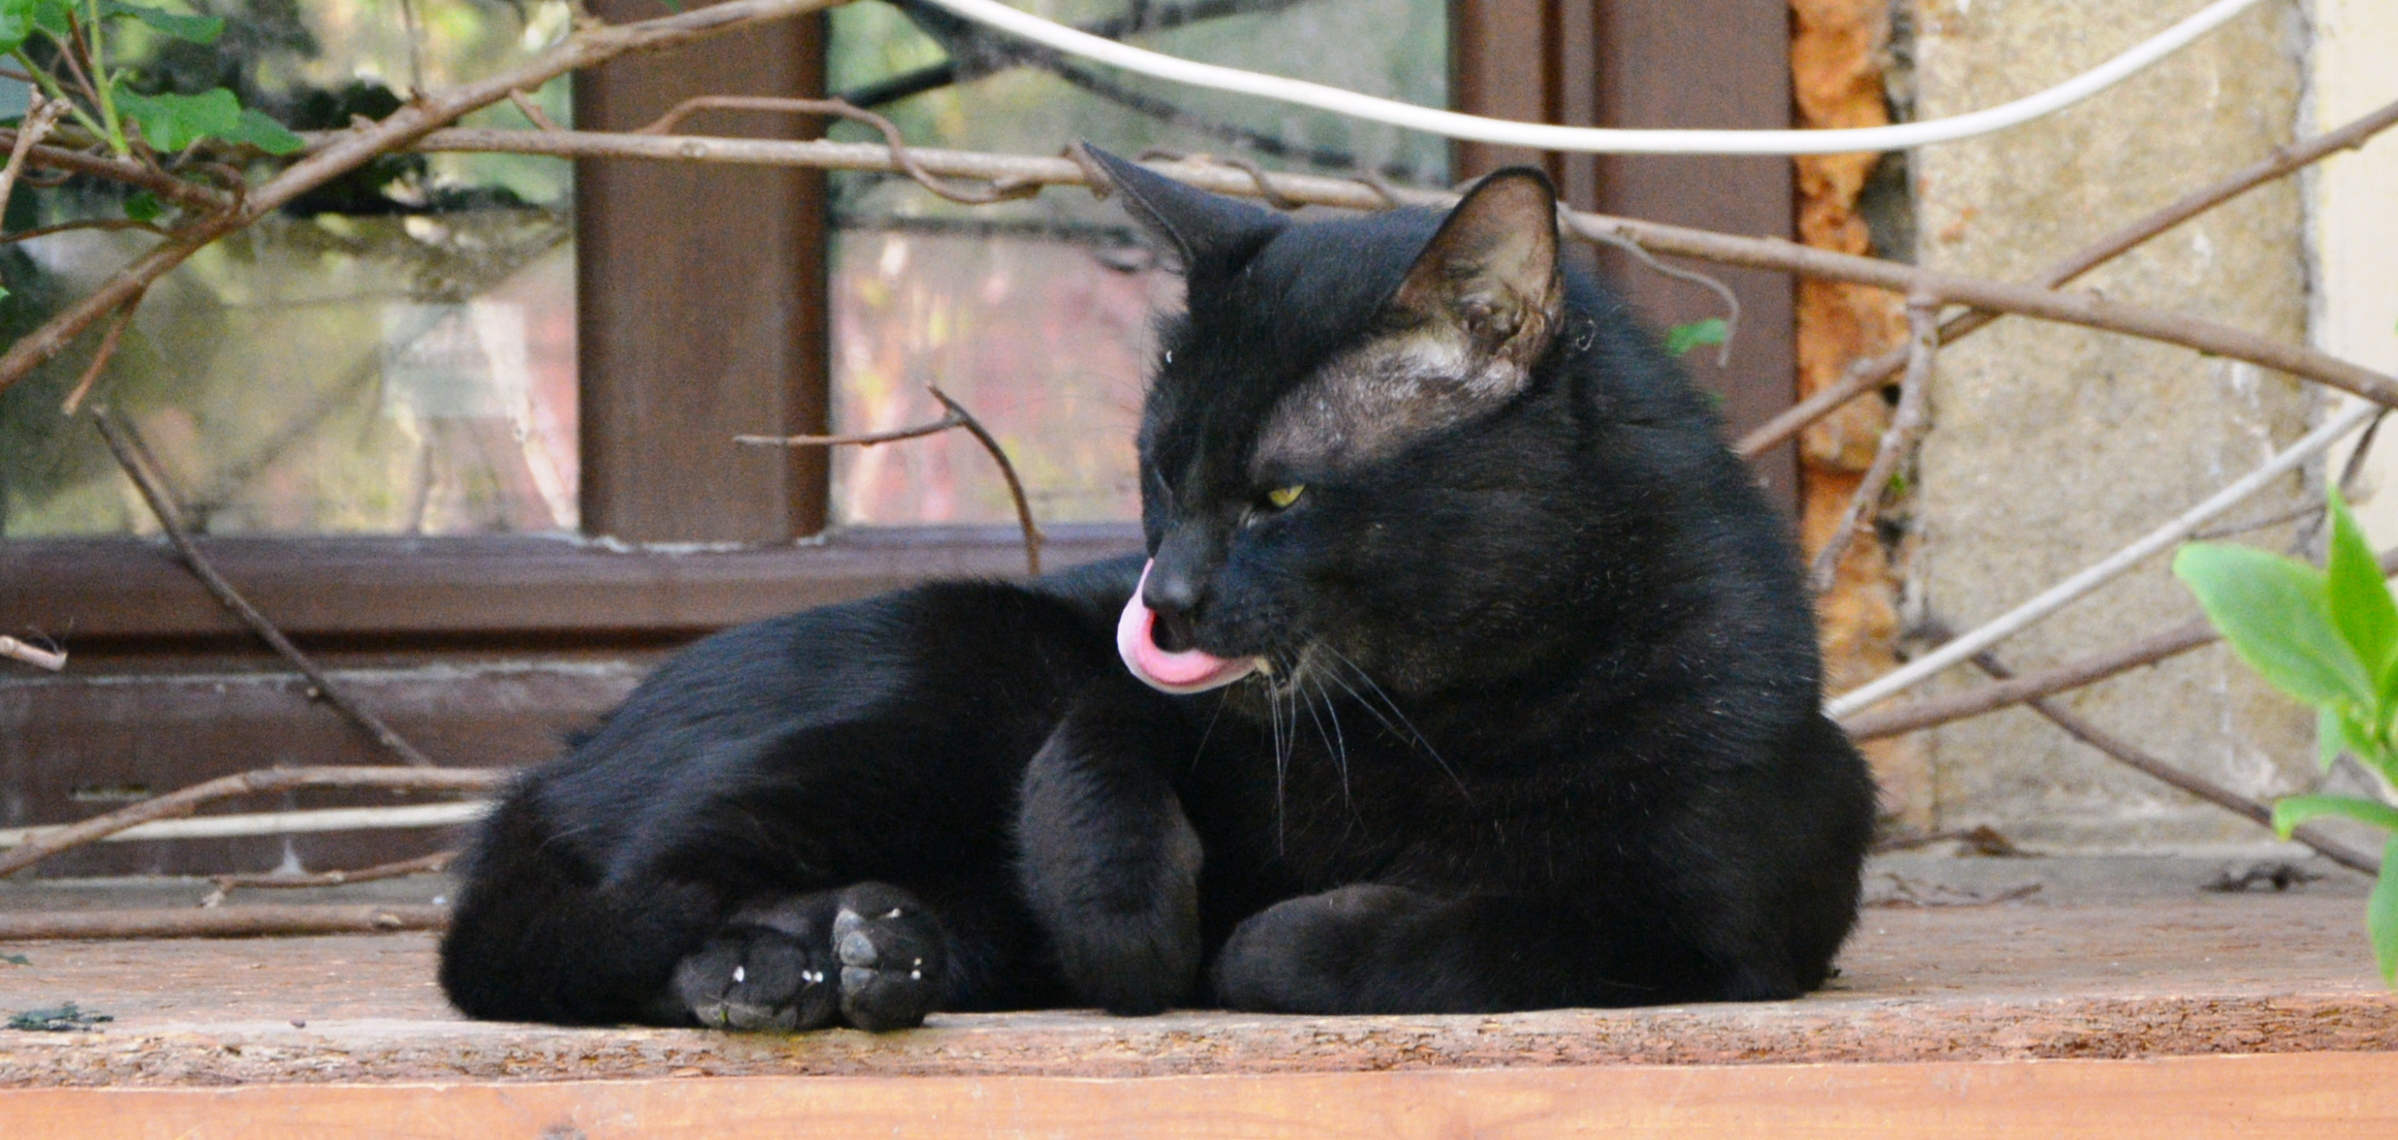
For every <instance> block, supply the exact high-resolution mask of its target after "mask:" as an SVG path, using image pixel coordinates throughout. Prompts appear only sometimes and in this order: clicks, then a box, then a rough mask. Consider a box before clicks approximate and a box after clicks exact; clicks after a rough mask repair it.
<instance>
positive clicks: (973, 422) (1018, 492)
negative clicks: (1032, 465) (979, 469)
mask: <svg viewBox="0 0 2398 1140" xmlns="http://www.w3.org/2000/svg"><path fill="white" fill-rule="evenodd" d="M931 391H932V394H933V399H936V400H939V401H941V406H942V407H944V408H947V409H949V414H950V415H953V416H956V417H957V418H958V419H960V420H962V421H964V424H965V428H966V430H967V431H969V432H971V433H973V435H974V438H975V440H976V441H977V442H979V443H981V444H982V445H983V450H984V451H987V452H990V453H991V462H993V463H996V464H998V465H999V474H1000V475H1001V476H1003V477H1004V478H1006V479H1007V493H1008V497H1009V498H1011V499H1014V500H1015V501H1016V525H1017V526H1019V527H1022V528H1023V530H1024V569H1025V571H1026V572H1027V573H1030V574H1031V575H1033V576H1034V577H1036V578H1037V577H1040V574H1041V544H1042V543H1043V542H1045V541H1047V540H1046V539H1044V538H1042V537H1041V528H1040V527H1038V526H1035V525H1033V521H1032V502H1031V500H1029V499H1027V498H1026V497H1025V495H1024V481H1023V480H1021V479H1018V478H1016V465H1015V464H1014V463H1011V462H1009V461H1008V457H1007V449H1006V448H1004V447H1001V446H999V440H998V439H997V438H995V437H993V436H992V435H991V433H990V432H989V431H987V430H985V429H984V427H983V425H982V421H981V420H978V419H975V418H974V413H972V412H969V411H967V410H966V409H965V407H964V406H963V405H961V404H959V403H958V402H957V401H956V400H952V399H950V398H949V393H947V392H944V391H942V390H940V389H939V388H933V389H931Z"/></svg>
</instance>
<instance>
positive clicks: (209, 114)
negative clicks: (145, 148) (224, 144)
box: [117, 87, 241, 152]
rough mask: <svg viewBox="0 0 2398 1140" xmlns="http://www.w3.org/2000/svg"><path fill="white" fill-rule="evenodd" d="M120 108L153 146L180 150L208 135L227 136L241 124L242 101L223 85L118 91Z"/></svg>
mask: <svg viewBox="0 0 2398 1140" xmlns="http://www.w3.org/2000/svg"><path fill="white" fill-rule="evenodd" d="M117 108H118V109H119V110H121V111H123V112H124V113H125V117H126V118H129V119H131V120H133V122H134V124H135V125H137V126H139V127H140V128H141V130H142V139H143V141H145V142H147V143H149V144H150V147H151V149H153V150H159V151H169V152H172V151H178V150H182V149H183V148H185V147H187V146H190V145H191V144H193V143H196V142H198V141H200V140H201V139H205V138H223V137H225V135H226V134H227V133H228V132H231V131H235V130H238V129H240V127H241V102H240V101H239V100H237V99H235V98H234V97H233V92H231V91H227V90H225V89H224V88H222V87H216V88H211V89H209V90H207V91H203V92H201V93H199V94H197V95H142V94H138V93H136V92H132V91H119V92H117Z"/></svg>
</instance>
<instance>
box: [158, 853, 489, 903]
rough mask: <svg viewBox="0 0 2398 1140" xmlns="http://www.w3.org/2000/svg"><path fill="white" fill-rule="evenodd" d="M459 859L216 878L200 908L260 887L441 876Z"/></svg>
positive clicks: (445, 856)
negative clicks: (213, 887) (244, 890)
mask: <svg viewBox="0 0 2398 1140" xmlns="http://www.w3.org/2000/svg"><path fill="white" fill-rule="evenodd" d="M457 859H458V853H457V852H456V851H436V852H434V853H432V854H431V855H419V856H417V857H416V858H414V859H400V860H396V861H394V862H390V863H377V864H375V865H374V866H372V867H360V868H359V869H357V870H355V871H318V872H316V873H314V874H302V875H279V874H272V873H269V874H264V875H216V876H212V877H211V879H210V881H211V882H214V883H215V884H216V889H215V890H213V891H210V892H208V897H206V898H204V899H201V900H200V905H201V906H203V907H214V906H219V905H222V904H223V903H224V901H225V897H226V896H227V895H230V894H232V893H233V892H234V891H235V890H238V889H240V888H242V887H256V888H261V889H265V890H298V889H301V888H306V887H340V886H347V885H349V884H351V883H371V882H375V881H377V880H379V879H398V878H404V877H406V876H409V875H432V874H438V873H440V872H442V871H446V870H449V869H450V864H451V863H453V862H456V861H457Z"/></svg>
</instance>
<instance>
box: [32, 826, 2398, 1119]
mask: <svg viewBox="0 0 2398 1140" xmlns="http://www.w3.org/2000/svg"><path fill="white" fill-rule="evenodd" d="M1941 862H1943V863H1947V862H1954V863H1957V864H1959V865H1960V866H1965V865H1970V866H1969V867H1965V869H1966V870H1971V871H1973V872H1974V874H1976V875H1978V876H1979V878H1978V879H1969V878H1966V877H1956V876H1958V875H1963V871H1959V872H1957V873H1956V875H1952V878H1955V885H1956V886H1957V887H1958V888H1959V889H1965V890H1987V889H1988V888H1990V887H1992V886H2005V885H2007V884H2009V883H2013V882H2015V881H2017V880H2019V879H2023V880H2041V881H2044V882H2046V883H2047V884H2048V885H2047V889H2045V890H2044V891H2043V892H2042V893H2039V894H2035V895H2032V896H2030V898H2028V899H2025V900H2022V901H2019V902H2014V903H2008V904H2004V905H1997V906H1986V907H1966V908H1955V909H1928V910H1909V909H1893V908H1871V909H1868V910H1867V911H1866V912H1865V918H1864V921H1863V923H1862V925H1861V926H1860V928H1859V932H1858V935H1857V937H1856V939H1855V940H1854V941H1853V942H1852V944H1851V945H1850V947H1849V948H1848V950H1847V952H1846V953H1845V954H1844V955H1843V957H1842V970H1843V974H1842V976H1841V977H1840V978H1839V979H1837V980H1836V981H1835V982H1834V984H1833V985H1832V986H1831V987H1830V988H1829V989H1827V990H1826V991H1825V992H1823V993H1819V994H1816V995H1812V996H1810V997H1808V998H1806V999H1805V1000H1801V1001H1795V1002H1782V1003H1764V1004H1755V1005H1713V1006H1688V1007H1665V1008H1654V1009H1637V1010H1559V1011H1550V1012H1543V1013H1531V1014H1517V1015H1510V1016H1503V1017H1476V1016H1464V1017H1342V1018H1303V1017H1268V1016H1253V1015H1231V1014H1205V1013H1175V1014H1169V1015H1167V1016H1163V1017H1156V1018H1144V1019H1121V1018H1110V1017H1105V1016H1101V1015H1097V1014H1092V1013H1084V1012H1075V1011H1061V1012H1047V1013H1030V1014H1006V1015H943V1016H939V1017H936V1018H935V1019H934V1022H933V1024H932V1026H930V1027H929V1028H927V1029H925V1030H921V1031H917V1032H912V1033H902V1034H893V1035H888V1036H883V1037H872V1036H868V1035H865V1034H860V1033H854V1032H848V1031H833V1032H827V1033H817V1034H808V1035H802V1036H796V1037H785V1036H771V1035H728V1034H719V1033H708V1032H700V1031H684V1030H657V1029H605V1030H568V1029H557V1028H551V1027H544V1026H527V1025H507V1024H492V1023H472V1022H466V1021H462V1020H460V1019H458V1017H457V1015H456V1014H455V1013H453V1012H452V1011H450V1010H449V1009H448V1008H447V1007H446V1006H445V1005H444V1004H443V1003H442V1001H441V998H440V993H439V991H438V989H436V988H435V986H434V984H433V980H432V970H433V939H432V937H431V936H430V935H427V934H395V935H386V936H369V935H350V936H336V937H317V938H293V939H250V940H212V941H205V942H196V941H183V942H123V943H67V942H43V943H18V944H13V945H9V946H6V947H0V950H4V951H5V952H7V953H12V954H21V955H23V956H24V957H25V958H26V959H27V960H28V961H29V962H30V963H31V964H30V965H27V966H8V965H0V1013H5V1012H9V1011H15V1010H20V1009H27V1008H33V1007H37V1006H55V1005H57V1004H58V1003H60V1002H62V1001H67V1000H73V1001H75V1002H77V1003H78V1004H79V1005H81V1006H82V1007H84V1008H87V1009H94V1010H98V1011H100V1012H104V1013H108V1014H111V1015H113V1016H114V1017H115V1018H116V1020H115V1021H113V1022H110V1023H108V1024H107V1025H106V1026H105V1027H104V1031H103V1032H99V1033H79V1034H37V1033H22V1032H5V1031H0V1086H17V1087H27V1086H41V1085H60V1084H71V1085H91V1086H104V1085H113V1086H125V1085H151V1086H160V1085H234V1084H245V1083H259V1082H287V1083H288V1082H317V1083H323V1082H410V1081H418V1082H421V1081H470V1082H471V1081H541V1080H560V1079H581V1078H598V1079H651V1078H666V1077H671V1076H675V1075H677V1074H686V1075H688V1074H702V1075H711V1076H772V1075H807V1076H907V1077H936V1076H937V1077H1002V1076H1006V1077H1017V1076H1021V1077H1035V1076H1038V1077H1071V1078H1127V1077H1157V1076H1185V1075H1204V1074H1298V1073H1338V1072H1366V1071H1383V1070H1419V1069H1443V1068H1445V1069H1483V1068H1496V1067H1519V1068H1529V1067H1546V1068H1572V1067H1584V1066H1598V1065H1621V1064H1687V1065H1711V1064H1767V1063H1797V1062H1847V1063H1913V1062H1927V1061H1957V1060H1986V1061H2006V1060H2023V1059H2035V1058H2155V1057H2169V1056H2185V1055H2201V1054H2242V1053H2258V1054H2263V1053H2297V1052H2335V1053H2363V1052H2393V1053H2398V998H2394V997H2393V996H2392V995H2390V994H2389V993H2387V992H2385V991H2383V990H2382V989H2381V988H2380V985H2379V980H2378V979H2377V978H2376V977H2375V975H2374V972H2373V968H2372V964H2371V956H2370V952H2369V950H2368V949H2367V947H2366V944H2365V940H2364V937H2363V931H2362V924H2361V910H2362V902H2363V900H2362V898H2361V897H2360V896H2361V891H2362V882H2363V881H2362V879H2361V877H2358V878H2356V879H2355V881H2354V882H2347V881H2344V880H2327V881H2325V882H2320V883H2316V884H2313V885H2312V886H2310V887H2307V888H2305V889H2304V890H2303V891H2301V892H2295V893H2292V894H2287V895H2275V894H2269V893H2267V894H2249V895H2213V894H2205V893H2201V892H2199V891H2197V890H2196V889H2195V884H2196V882H2197V881H2198V878H2197V876H2195V875H2193V874H2192V873H2190V872H2191V869H2190V868H2189V867H2187V866H2184V865H2178V864H2159V865H2157V866H2155V867H2152V868H2148V869H2147V870H2144V871H2142V872H2141V873H2140V874H2138V875H2134V876H2131V879H2132V880H2133V881H2134V884H2135V885H2137V883H2138V882H2139V881H2143V880H2145V879H2154V880H2157V881H2158V882H2159V883H2161V884H2162V885H2163V886H2164V887H2169V888H2170V890H2163V889H2157V890H2146V889H2143V890H2141V891H2133V892H2132V893H2131V895H2130V896H2129V897H2124V896H2120V895H2110V894H2108V893H2107V892H2106V891H2096V892H2093V891H2092V890H2090V889H2080V890H2078V893H2077V889H2076V888H2075V885H2074V883H2073V882H2071V881H2070V880H2071V878H2072V872H2073V866H2074V864H2073V863H2072V861H2068V860H1958V861H1941ZM2122 877H2123V876H2121V875H2118V876H2117V878H2118V879H2120V878H2122ZM2110 881H2112V880H2110ZM419 882H420V889H425V890H438V889H442V888H440V887H438V886H424V885H423V884H422V881H419ZM434 882H436V883H437V882H438V881H434ZM369 886H384V887H386V888H388V889H390V890H393V891H396V890H398V889H399V888H397V887H391V886H390V885H389V884H380V885H378V884H370V885H369ZM243 897H244V896H243V895H241V894H240V893H237V894H236V895H235V897H234V900H233V901H232V902H229V903H227V904H226V905H227V906H240V905H244V904H243ZM4 901H5V900H0V902H4ZM118 905H122V903H121V902H119V903H118ZM6 1131H7V1130H6V1129H0V1133H5V1132H6ZM2393 1135H2398V1133H2393Z"/></svg>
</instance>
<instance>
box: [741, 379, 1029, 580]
mask: <svg viewBox="0 0 2398 1140" xmlns="http://www.w3.org/2000/svg"><path fill="white" fill-rule="evenodd" d="M926 390H927V391H930V392H931V393H932V394H933V399H936V400H939V401H941V406H942V407H944V408H947V409H949V414H948V415H945V416H942V417H941V418H940V419H937V420H934V421H933V422H931V423H927V424H917V425H916V426H914V427H904V428H898V429H895V430H892V431H876V432H863V433H860V434H857V435H737V436H734V437H733V442H735V443H745V444H749V445H751V446H753V447H874V446H876V445H879V444H885V443H898V442H899V441H901V440H908V439H923V438H924V437H926V436H930V435H939V434H941V433H942V432H945V431H949V430H952V429H954V428H964V429H966V431H967V432H968V433H970V434H971V435H973V436H974V440H975V442H976V443H979V444H981V445H982V449H983V450H984V451H986V452H989V453H990V456H991V461H992V462H993V463H996V464H998V465H999V474H1000V475H1001V476H1002V477H1004V478H1005V479H1006V480H1007V492H1008V498H1010V499H1012V500H1014V501H1015V504H1016V524H1017V525H1018V526H1019V527H1021V528H1022V529H1023V531H1024V566H1025V569H1026V570H1027V571H1028V572H1030V573H1031V574H1032V575H1033V576H1034V577H1039V576H1040V573H1041V547H1042V545H1043V544H1044V543H1046V542H1048V539H1047V538H1045V537H1043V536H1042V534H1041V528H1040V527H1039V526H1037V525H1035V524H1034V523H1033V518H1032V500H1031V499H1030V498H1029V497H1027V496H1026V495H1025V493H1024V481H1023V480H1022V479H1019V478H1017V477H1016V465H1015V463H1014V462H1013V461H1011V460H1009V459H1008V454H1007V449H1006V448H1004V447H1001V446H1000V445H999V440H998V438H997V437H995V436H993V435H992V434H991V433H990V432H989V431H988V430H985V429H984V427H983V425H982V421H981V420H978V419H975V418H974V413H972V412H969V411H967V410H966V407H965V405H963V404H960V403H958V402H957V401H956V400H953V399H950V398H949V393H947V392H944V391H942V390H940V389H939V388H936V387H931V386H929V385H928V386H927V387H926Z"/></svg>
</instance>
